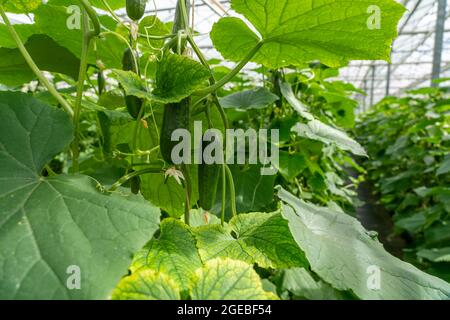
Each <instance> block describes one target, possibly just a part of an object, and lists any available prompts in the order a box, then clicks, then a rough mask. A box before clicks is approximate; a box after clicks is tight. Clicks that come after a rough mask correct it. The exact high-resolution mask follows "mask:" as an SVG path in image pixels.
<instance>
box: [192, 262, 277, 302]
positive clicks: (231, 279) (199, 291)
mask: <svg viewBox="0 0 450 320" xmlns="http://www.w3.org/2000/svg"><path fill="white" fill-rule="evenodd" d="M191 297H192V300H269V299H276V298H277V297H276V296H275V295H274V294H273V293H271V292H266V291H264V289H263V287H262V283H261V279H260V278H259V276H258V274H257V273H256V272H255V270H253V267H252V266H251V265H249V264H246V263H245V262H242V261H237V260H231V259H214V260H210V261H208V262H206V263H205V265H204V267H202V268H200V269H197V270H196V272H195V276H194V278H193V280H192V288H191Z"/></svg>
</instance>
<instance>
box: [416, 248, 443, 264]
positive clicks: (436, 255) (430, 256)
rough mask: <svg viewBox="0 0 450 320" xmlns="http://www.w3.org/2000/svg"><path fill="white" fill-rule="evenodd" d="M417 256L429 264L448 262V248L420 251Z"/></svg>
mask: <svg viewBox="0 0 450 320" xmlns="http://www.w3.org/2000/svg"><path fill="white" fill-rule="evenodd" d="M417 256H418V257H421V258H424V259H427V260H430V261H431V262H450V247H446V248H434V249H422V250H419V251H418V252H417Z"/></svg>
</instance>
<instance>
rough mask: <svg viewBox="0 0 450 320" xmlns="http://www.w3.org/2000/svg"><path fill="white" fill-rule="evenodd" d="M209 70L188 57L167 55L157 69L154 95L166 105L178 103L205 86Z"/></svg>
mask: <svg viewBox="0 0 450 320" xmlns="http://www.w3.org/2000/svg"><path fill="white" fill-rule="evenodd" d="M210 76H211V74H210V72H209V71H208V69H206V68H205V67H204V66H202V65H201V64H200V63H198V62H197V61H194V60H192V59H191V58H189V57H186V56H180V55H176V54H165V55H164V56H163V58H162V60H161V61H160V62H159V63H158V65H157V67H156V87H155V89H154V91H153V94H154V95H155V96H157V97H159V98H160V99H161V100H163V101H164V102H166V103H170V102H178V101H181V100H182V99H183V98H186V97H188V96H189V95H191V93H193V92H194V91H196V90H197V89H200V88H202V87H204V86H205V82H206V81H207V80H208V79H209V77H210Z"/></svg>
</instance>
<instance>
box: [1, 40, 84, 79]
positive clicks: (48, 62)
mask: <svg viewBox="0 0 450 320" xmlns="http://www.w3.org/2000/svg"><path fill="white" fill-rule="evenodd" d="M25 48H26V49H27V50H28V52H29V53H30V55H31V57H32V58H33V60H34V62H35V63H36V65H37V66H38V67H39V69H41V70H43V71H50V72H57V73H63V74H66V75H68V76H70V77H72V78H73V79H75V80H76V79H77V78H78V69H79V65H80V60H78V58H76V57H75V56H74V55H73V54H72V53H71V52H70V51H69V50H67V49H66V48H64V47H61V46H59V45H58V44H57V43H56V42H55V41H53V39H51V38H49V37H48V36H46V35H33V36H31V37H30V38H29V39H28V41H27V42H26V43H25ZM35 78H36V75H35V74H34V73H33V71H32V70H31V69H30V67H29V66H28V64H27V62H26V61H25V59H24V58H23V56H22V54H21V53H20V51H19V49H6V48H0V83H3V84H5V85H9V86H17V85H21V84H23V83H26V82H29V81H31V80H33V79H35Z"/></svg>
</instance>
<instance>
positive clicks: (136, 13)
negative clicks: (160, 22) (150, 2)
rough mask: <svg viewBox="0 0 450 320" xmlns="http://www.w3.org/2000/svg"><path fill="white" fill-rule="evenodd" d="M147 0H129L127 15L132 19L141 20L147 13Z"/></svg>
mask: <svg viewBox="0 0 450 320" xmlns="http://www.w3.org/2000/svg"><path fill="white" fill-rule="evenodd" d="M146 4H147V0H127V15H128V17H129V18H130V19H131V20H134V21H139V20H140V19H141V18H142V17H143V16H144V14H145V6H146Z"/></svg>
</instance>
